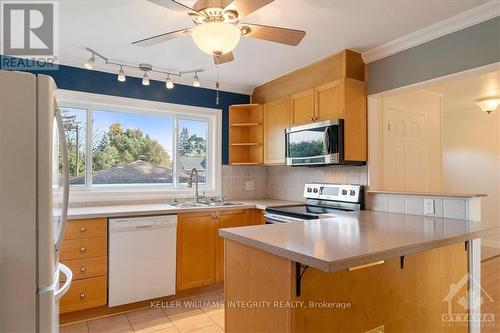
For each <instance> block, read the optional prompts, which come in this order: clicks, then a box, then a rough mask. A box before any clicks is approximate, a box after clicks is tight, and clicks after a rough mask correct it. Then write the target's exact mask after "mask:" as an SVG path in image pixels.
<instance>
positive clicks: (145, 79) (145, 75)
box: [142, 72, 149, 86]
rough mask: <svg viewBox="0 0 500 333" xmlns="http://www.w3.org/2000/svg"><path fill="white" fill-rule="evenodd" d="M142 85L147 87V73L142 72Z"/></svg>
mask: <svg viewBox="0 0 500 333" xmlns="http://www.w3.org/2000/svg"><path fill="white" fill-rule="evenodd" d="M142 85H143V86H149V77H148V73H147V72H144V76H143V77H142Z"/></svg>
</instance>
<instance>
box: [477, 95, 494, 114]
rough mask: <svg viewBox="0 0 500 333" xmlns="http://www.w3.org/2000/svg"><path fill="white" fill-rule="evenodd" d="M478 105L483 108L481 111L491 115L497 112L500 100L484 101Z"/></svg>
mask: <svg viewBox="0 0 500 333" xmlns="http://www.w3.org/2000/svg"><path fill="white" fill-rule="evenodd" d="M477 105H478V106H479V107H480V108H481V111H483V112H486V113H488V114H490V113H491V112H493V111H495V110H496V109H497V108H498V106H499V105H500V99H499V98H490V99H484V100H481V101H478V102H477Z"/></svg>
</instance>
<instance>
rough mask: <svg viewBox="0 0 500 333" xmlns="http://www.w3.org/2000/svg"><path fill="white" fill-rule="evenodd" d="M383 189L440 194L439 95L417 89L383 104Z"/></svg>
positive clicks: (396, 96) (389, 98)
mask: <svg viewBox="0 0 500 333" xmlns="http://www.w3.org/2000/svg"><path fill="white" fill-rule="evenodd" d="M381 127H382V131H381V132H382V133H381V136H382V168H381V174H382V187H383V189H385V190H393V191H416V192H438V191H441V170H442V161H441V96H440V95H438V94H435V93H431V92H427V91H423V90H419V91H414V92H410V93H405V94H399V95H394V96H391V97H387V98H384V100H383V103H382V122H381Z"/></svg>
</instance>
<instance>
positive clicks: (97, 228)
mask: <svg viewBox="0 0 500 333" xmlns="http://www.w3.org/2000/svg"><path fill="white" fill-rule="evenodd" d="M106 224H107V223H106V219H85V220H73V221H69V222H68V223H67V224H66V230H65V232H64V239H78V238H93V237H106Z"/></svg>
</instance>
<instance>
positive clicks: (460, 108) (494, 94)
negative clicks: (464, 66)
mask: <svg viewBox="0 0 500 333" xmlns="http://www.w3.org/2000/svg"><path fill="white" fill-rule="evenodd" d="M425 90H429V91H432V92H435V93H438V94H440V95H442V96H443V112H444V113H456V112H470V111H474V110H479V106H478V105H477V104H476V102H477V101H478V100H482V99H488V98H500V70H495V71H491V72H488V73H481V74H478V75H474V76H467V77H465V78H460V79H450V80H446V82H444V83H439V84H435V85H430V86H428V87H426V88H425Z"/></svg>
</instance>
